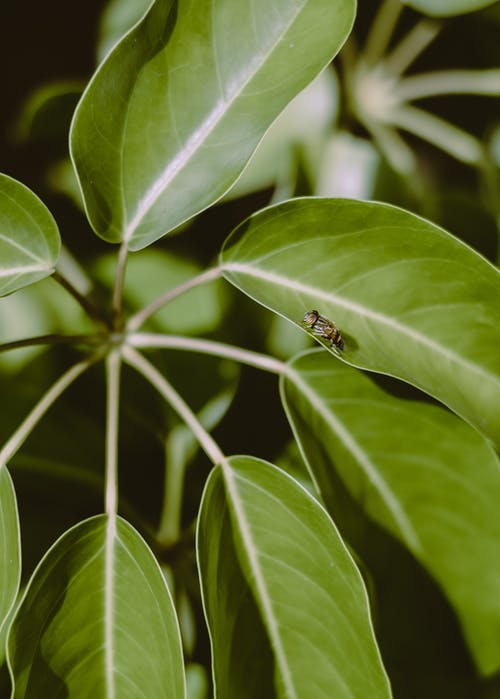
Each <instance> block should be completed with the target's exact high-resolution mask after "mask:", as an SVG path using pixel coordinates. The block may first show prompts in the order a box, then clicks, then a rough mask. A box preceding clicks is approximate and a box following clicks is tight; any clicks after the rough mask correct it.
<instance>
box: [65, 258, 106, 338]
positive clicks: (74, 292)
mask: <svg viewBox="0 0 500 699" xmlns="http://www.w3.org/2000/svg"><path fill="white" fill-rule="evenodd" d="M52 279H53V280H54V281H56V282H57V283H58V284H60V285H61V286H62V287H63V289H65V291H67V292H68V293H69V294H70V295H71V296H72V297H73V298H74V299H75V301H77V303H79V304H80V306H81V307H82V308H83V310H84V311H85V312H86V313H87V315H88V316H89V317H90V318H91V319H92V320H93V321H95V322H96V323H98V324H99V325H101V326H103V327H105V328H106V329H109V328H110V323H109V320H108V319H107V318H106V317H105V315H104V314H103V313H102V312H101V310H100V309H99V308H97V306H95V305H94V304H93V303H92V301H90V299H89V298H88V297H87V296H84V295H83V294H81V293H80V292H79V291H78V289H77V288H76V287H75V286H73V284H72V282H70V281H69V279H67V278H66V277H65V276H64V275H63V274H62V273H61V272H59V271H58V270H55V272H54V273H53V274H52Z"/></svg>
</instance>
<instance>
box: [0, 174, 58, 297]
mask: <svg viewBox="0 0 500 699" xmlns="http://www.w3.org/2000/svg"><path fill="white" fill-rule="evenodd" d="M59 248H60V238H59V231H58V229H57V224H56V222H55V221H54V219H53V218H52V214H51V213H50V211H49V210H48V209H47V207H46V206H45V204H43V203H42V202H41V201H40V199H39V198H38V197H37V196H36V195H35V194H33V192H32V191H31V190H30V189H28V188H27V187H25V186H24V185H23V184H21V183H20V182H17V181H16V180H14V179H12V178H11V177H8V176H7V175H2V174H0V296H5V295H6V294H10V293H12V292H13V291H16V289H21V288H22V287H23V286H27V285H28V284H32V283H33V282H36V281H38V280H39V279H43V278H44V277H48V276H49V275H50V274H52V272H53V271H54V266H55V264H56V262H57V258H58V255H59Z"/></svg>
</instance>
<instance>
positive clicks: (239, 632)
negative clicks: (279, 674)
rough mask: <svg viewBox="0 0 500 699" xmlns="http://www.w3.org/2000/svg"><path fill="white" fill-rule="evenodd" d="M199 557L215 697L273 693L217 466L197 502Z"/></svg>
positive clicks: (267, 653) (267, 651) (266, 650)
mask: <svg viewBox="0 0 500 699" xmlns="http://www.w3.org/2000/svg"><path fill="white" fill-rule="evenodd" d="M197 555H198V568H199V571H200V578H201V584H202V592H203V601H204V607H205V614H206V618H207V624H208V629H209V632H210V641H211V646H212V667H213V678H214V685H215V694H216V696H217V699H231V697H238V699H252V698H254V697H259V696H261V697H268V696H272V687H273V673H274V662H273V656H272V651H271V647H270V644H269V640H268V638H267V636H266V632H265V628H264V625H263V623H262V620H261V618H260V616H259V612H258V609H257V607H256V604H255V600H254V598H253V596H252V592H251V590H250V588H249V586H248V584H247V582H246V580H245V578H244V576H243V573H242V572H241V569H240V566H239V564H238V559H237V555H236V550H235V548H234V543H233V536H232V531H231V522H230V517H229V510H228V507H227V504H226V497H225V494H224V484H223V481H222V478H221V475H220V472H219V471H218V470H214V471H213V472H212V473H211V475H210V477H209V479H208V482H207V485H206V488H205V492H204V494H203V498H202V502H201V509H200V516H199V519H198V528H197Z"/></svg>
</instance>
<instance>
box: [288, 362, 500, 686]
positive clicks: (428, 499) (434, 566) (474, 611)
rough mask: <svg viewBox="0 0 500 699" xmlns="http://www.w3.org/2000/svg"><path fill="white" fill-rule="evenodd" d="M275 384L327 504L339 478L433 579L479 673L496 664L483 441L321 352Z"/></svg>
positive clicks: (495, 578)
mask: <svg viewBox="0 0 500 699" xmlns="http://www.w3.org/2000/svg"><path fill="white" fill-rule="evenodd" d="M281 388H282V398H283V402H284V404H285V408H286V411H287V414H288V417H289V420H290V423H291V425H292V428H293V430H294V433H295V435H296V437H297V439H298V441H299V444H300V445H301V448H302V450H303V453H304V455H305V457H306V458H307V461H308V464H309V468H310V470H311V473H312V475H313V477H314V480H315V482H316V483H317V484H318V487H319V489H320V491H321V494H322V496H323V499H324V500H325V502H326V503H327V504H328V505H330V506H333V494H334V491H335V489H336V481H335V479H336V474H338V475H339V476H340V477H341V479H342V481H343V482H344V484H345V486H346V487H347V489H348V491H349V492H350V494H351V495H352V497H353V498H354V499H355V500H357V501H358V503H359V504H360V505H361V506H362V507H363V509H365V511H366V513H367V515H368V516H369V517H371V518H372V519H373V520H374V521H376V522H377V523H378V524H381V525H382V526H383V527H385V528H386V529H388V530H389V531H390V532H391V533H392V534H393V535H394V536H396V537H397V538H398V539H400V541H402V542H403V543H404V544H405V545H406V546H407V547H408V548H409V549H410V550H411V551H412V553H413V554H414V556H415V557H416V558H417V559H418V560H419V561H420V562H421V563H422V564H423V565H424V566H425V567H426V568H427V569H428V570H429V572H430V573H431V574H432V575H433V576H434V577H435V578H436V580H437V581H438V582H439V583H440V585H441V586H442V588H443V590H444V591H445V593H446V595H447V597H448V598H449V600H450V601H451V603H452V604H453V606H454V607H455V610H456V612H457V614H458V616H459V617H460V620H461V623H462V626H463V628H464V633H465V636H466V639H467V641H468V643H469V646H470V648H471V650H472V653H473V655H474V657H475V660H476V663H477V665H478V666H479V668H480V669H481V671H482V672H483V673H485V674H490V673H492V672H494V671H496V670H497V669H499V668H500V599H499V595H498V590H499V589H500V559H499V557H498V556H497V555H496V551H497V549H498V542H499V541H500V513H499V510H498V503H499V502H500V463H499V462H498V459H497V456H496V454H495V452H494V451H493V449H492V448H491V446H490V445H489V443H488V442H487V441H486V440H485V439H484V438H483V437H481V435H479V434H478V433H477V432H476V430H474V429H473V428H472V427H470V426H469V425H467V424H466V423H465V422H463V421H462V420H460V419H459V418H457V417H455V416H454V415H452V414H451V413H448V412H447V411H445V410H443V409H442V408H439V407H437V406H433V405H429V404H426V403H417V402H414V401H408V400H403V399H400V398H395V397H394V396H391V395H390V394H388V393H386V392H385V391H383V390H382V389H381V388H379V387H378V386H377V385H376V384H375V383H373V381H372V380H371V379H369V378H368V377H367V376H365V375H364V374H363V373H361V372H360V371H357V370H355V369H352V368H351V367H348V366H346V365H345V364H342V363H341V362H334V361H333V360H332V359H331V357H329V356H328V355H327V354H326V353H324V352H322V351H321V350H319V351H318V350H314V351H312V352H308V353H305V354H303V355H301V356H299V357H298V358H297V359H295V360H294V361H293V362H291V364H290V373H288V374H287V375H285V376H284V377H283V380H282V386H281ZM318 444H320V446H318ZM334 509H335V508H334ZM478 571H480V574H478Z"/></svg>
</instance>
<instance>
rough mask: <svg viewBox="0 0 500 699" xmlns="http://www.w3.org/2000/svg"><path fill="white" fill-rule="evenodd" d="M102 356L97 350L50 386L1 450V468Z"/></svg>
mask: <svg viewBox="0 0 500 699" xmlns="http://www.w3.org/2000/svg"><path fill="white" fill-rule="evenodd" d="M100 356H101V352H96V353H94V354H92V355H91V356H90V357H87V358H86V359H84V360H82V361H81V362H78V363H77V364H75V365H74V366H72V367H71V369H68V371H66V372H65V373H64V374H63V375H62V376H61V377H60V378H59V379H57V381H56V382H55V383H54V384H53V385H52V386H51V387H50V388H49V390H48V391H47V392H46V393H45V394H44V395H43V396H42V398H41V399H40V400H39V401H38V403H37V404H36V405H35V407H34V408H33V410H32V411H31V412H30V413H29V414H28V416H27V417H26V418H25V419H24V420H23V422H22V423H21V425H20V426H19V427H18V429H17V430H16V431H15V432H14V434H13V435H12V437H11V438H10V439H9V440H8V441H7V442H6V443H5V444H4V446H3V448H2V449H1V450H0V468H1V467H2V466H4V465H5V464H6V463H7V462H8V461H10V460H11V459H12V457H13V456H14V454H15V453H16V452H17V451H18V449H20V447H21V446H22V444H23V443H24V441H25V440H26V438H27V437H28V436H29V435H30V434H31V432H32V431H33V430H34V428H35V427H36V425H37V424H38V423H39V422H40V420H41V419H42V417H43V416H44V415H45V413H46V412H47V410H49V408H50V407H51V406H52V405H53V404H54V403H55V402H56V400H57V399H58V398H59V397H60V396H61V395H62V393H64V391H65V390H66V389H67V388H68V386H70V385H71V384H72V383H73V382H74V381H75V380H76V379H77V378H78V377H79V376H80V375H81V374H83V372H84V371H86V370H87V369H88V368H89V367H90V366H91V365H92V364H94V362H96V361H97V360H98V359H99V357H100Z"/></svg>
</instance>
